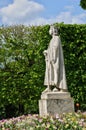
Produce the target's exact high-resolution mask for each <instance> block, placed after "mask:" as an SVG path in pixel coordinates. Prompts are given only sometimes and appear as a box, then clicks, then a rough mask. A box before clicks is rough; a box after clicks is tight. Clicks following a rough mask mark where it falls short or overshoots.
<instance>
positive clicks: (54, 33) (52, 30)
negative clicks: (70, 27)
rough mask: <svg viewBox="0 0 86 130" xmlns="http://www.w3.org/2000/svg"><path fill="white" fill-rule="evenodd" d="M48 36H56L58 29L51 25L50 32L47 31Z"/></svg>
mask: <svg viewBox="0 0 86 130" xmlns="http://www.w3.org/2000/svg"><path fill="white" fill-rule="evenodd" d="M49 34H50V35H58V28H57V27H55V26H54V25H51V26H50V30H49Z"/></svg>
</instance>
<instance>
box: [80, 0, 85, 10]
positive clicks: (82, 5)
mask: <svg viewBox="0 0 86 130" xmlns="http://www.w3.org/2000/svg"><path fill="white" fill-rule="evenodd" d="M80 6H81V7H82V8H83V9H84V10H86V0H80Z"/></svg>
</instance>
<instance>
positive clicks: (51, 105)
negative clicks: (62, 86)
mask: <svg viewBox="0 0 86 130" xmlns="http://www.w3.org/2000/svg"><path fill="white" fill-rule="evenodd" d="M70 112H74V101H73V99H72V98H71V96H70V93H69V92H48V93H44V94H42V95H41V100H39V114H40V116H44V115H56V114H62V113H70Z"/></svg>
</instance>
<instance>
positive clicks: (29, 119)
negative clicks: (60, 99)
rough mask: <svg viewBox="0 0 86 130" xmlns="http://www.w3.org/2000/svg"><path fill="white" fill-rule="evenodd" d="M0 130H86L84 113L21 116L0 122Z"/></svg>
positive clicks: (85, 114) (85, 115)
mask: <svg viewBox="0 0 86 130" xmlns="http://www.w3.org/2000/svg"><path fill="white" fill-rule="evenodd" d="M0 130H86V113H84V114H82V113H69V114H62V115H58V114H57V115H55V116H44V117H40V116H39V115H30V114H29V115H23V116H20V117H17V118H11V119H3V120H1V121H0Z"/></svg>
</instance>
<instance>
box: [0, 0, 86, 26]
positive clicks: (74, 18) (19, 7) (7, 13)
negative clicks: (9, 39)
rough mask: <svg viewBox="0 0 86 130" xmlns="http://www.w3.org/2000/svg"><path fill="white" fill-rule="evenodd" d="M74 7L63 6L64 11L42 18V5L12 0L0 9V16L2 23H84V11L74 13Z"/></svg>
mask: <svg viewBox="0 0 86 130" xmlns="http://www.w3.org/2000/svg"><path fill="white" fill-rule="evenodd" d="M65 9H66V10H65ZM74 9H75V8H74V7H73V6H72V5H71V6H65V8H64V12H60V13H59V14H57V16H56V17H52V16H51V18H44V17H42V16H40V14H41V12H42V11H43V10H44V6H43V5H41V4H38V3H37V2H34V1H32V0H14V2H13V3H12V4H9V5H8V6H7V7H3V8H1V9H0V17H1V19H2V23H3V24H7V25H10V24H26V25H43V24H52V23H55V22H64V23H66V24H74V23H77V24H83V23H86V19H85V18H86V13H81V14H78V15H74V14H73V11H74Z"/></svg>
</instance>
